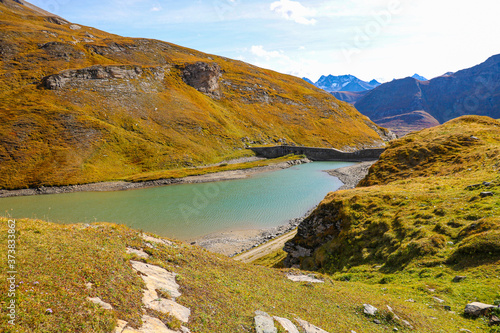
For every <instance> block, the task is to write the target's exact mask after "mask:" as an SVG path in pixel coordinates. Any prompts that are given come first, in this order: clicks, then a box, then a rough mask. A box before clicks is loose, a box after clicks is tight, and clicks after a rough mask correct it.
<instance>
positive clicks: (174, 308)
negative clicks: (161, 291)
mask: <svg viewBox="0 0 500 333" xmlns="http://www.w3.org/2000/svg"><path fill="white" fill-rule="evenodd" d="M143 302H144V305H145V306H146V307H147V308H150V309H152V310H156V311H160V312H162V313H166V314H169V315H171V316H173V317H175V318H177V319H179V320H180V321H182V322H183V323H187V322H188V321H189V316H190V315H191V310H190V309H189V308H186V307H185V306H182V305H180V304H179V303H176V302H174V301H172V300H170V299H165V298H161V297H158V298H156V299H152V300H145V299H144V298H143Z"/></svg>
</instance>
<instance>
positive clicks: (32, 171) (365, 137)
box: [0, 0, 386, 189]
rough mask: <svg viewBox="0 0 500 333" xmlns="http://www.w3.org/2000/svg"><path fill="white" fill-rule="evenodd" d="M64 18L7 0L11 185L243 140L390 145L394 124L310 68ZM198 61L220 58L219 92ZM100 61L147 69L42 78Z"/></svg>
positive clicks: (164, 161)
mask: <svg viewBox="0 0 500 333" xmlns="http://www.w3.org/2000/svg"><path fill="white" fill-rule="evenodd" d="M53 22H59V23H61V22H60V21H57V20H54V19H51V18H48V17H44V16H40V15H39V14H37V13H36V12H32V11H30V10H29V9H28V8H26V7H24V6H21V5H18V4H15V5H13V2H12V1H10V0H4V1H2V2H0V47H1V49H2V57H1V58H0V59H1V63H0V84H1V85H2V89H1V91H0V100H1V101H2V102H1V104H0V117H1V119H2V122H1V124H0V188H5V189H13V188H22V187H36V186H42V185H44V186H47V185H63V184H76V183H88V182H95V181H104V180H111V179H118V178H122V177H126V176H130V175H132V174H138V173H141V172H153V171H161V170H166V169H176V168H183V167H189V166H195V165H201V164H204V163H212V162H216V161H220V160H223V159H224V158H225V157H226V156H236V157H238V156H242V155H246V154H249V153H248V152H245V151H244V150H243V148H244V146H245V144H249V143H252V142H255V143H259V144H276V143H279V142H287V143H296V144H300V145H306V146H307V145H310V146H320V147H335V148H338V149H347V150H352V149H355V148H362V147H373V146H381V145H383V144H384V138H385V137H384V136H385V134H386V132H385V130H382V129H381V128H379V127H377V126H376V125H374V124H373V123H372V122H371V121H370V120H368V118H366V117H364V116H362V115H361V114H360V113H358V112H357V111H356V110H355V109H354V108H353V107H351V106H350V105H349V104H347V103H343V102H340V101H338V100H336V99H335V98H333V97H332V96H331V95H329V94H327V93H325V92H323V91H321V90H319V89H317V88H315V87H314V86H312V85H309V84H307V83H305V82H304V81H303V80H301V79H299V78H296V77H292V76H288V75H283V74H279V73H276V72H273V71H270V70H265V69H261V68H258V67H255V66H251V65H249V64H246V63H243V62H241V61H235V60H231V59H227V58H223V57H219V56H215V55H208V54H204V53H201V52H198V51H195V50H191V49H187V48H183V47H180V46H177V45H173V44H169V43H166V42H161V41H157V40H149V39H133V38H125V37H120V36H116V35H112V34H108V33H105V32H102V31H99V30H97V29H94V28H91V27H84V26H78V27H75V26H73V25H71V24H57V23H53ZM199 61H202V62H207V63H217V64H218V65H219V66H220V68H221V70H222V77H221V78H220V80H219V85H220V94H221V98H220V99H214V98H212V97H211V96H209V95H207V94H204V93H201V92H199V91H198V90H196V89H194V88H193V87H191V86H189V85H187V84H186V83H185V82H184V81H183V79H182V73H183V70H184V68H185V66H186V64H191V63H195V62H199ZM95 65H100V66H111V65H115V66H122V67H123V66H129V67H127V68H138V71H141V72H142V74H141V75H140V76H138V77H134V78H126V77H123V78H120V77H115V78H112V79H103V80H86V81H85V82H83V83H82V84H78V85H68V86H66V87H65V88H62V89H58V90H49V89H46V88H45V87H44V86H43V84H42V81H43V78H44V77H47V76H48V75H53V74H57V73H61V72H62V71H64V70H68V69H72V70H76V69H82V68H88V67H90V66H95ZM153 69H154V70H155V71H156V70H161V71H163V72H164V76H155V75H153V74H151V73H152V71H153ZM162 75H163V74H162Z"/></svg>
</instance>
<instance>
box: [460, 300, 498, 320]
mask: <svg viewBox="0 0 500 333" xmlns="http://www.w3.org/2000/svg"><path fill="white" fill-rule="evenodd" d="M491 308H494V306H493V305H490V304H484V303H480V302H473V303H469V304H467V305H466V306H465V310H464V314H465V315H466V316H469V317H479V316H482V315H484V314H486V313H487V312H488V309H491Z"/></svg>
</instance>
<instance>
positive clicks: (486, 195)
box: [295, 116, 500, 272]
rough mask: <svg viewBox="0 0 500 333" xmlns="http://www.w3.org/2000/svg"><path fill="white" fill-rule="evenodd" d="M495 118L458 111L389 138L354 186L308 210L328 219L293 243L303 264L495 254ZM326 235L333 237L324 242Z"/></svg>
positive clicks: (471, 261)
mask: <svg viewBox="0 0 500 333" xmlns="http://www.w3.org/2000/svg"><path fill="white" fill-rule="evenodd" d="M499 169H500V122H498V121H496V120H493V119H490V118H486V117H476V116H469V117H462V118H458V119H456V120H453V121H450V122H448V123H446V124H444V125H441V126H439V127H436V128H433V129H427V130H423V131H420V132H417V133H414V134H410V135H408V136H407V137H404V138H402V139H399V140H397V141H394V142H392V143H391V144H390V145H389V147H388V149H387V150H386V151H385V153H384V154H383V155H382V156H381V159H380V161H378V162H377V163H376V164H374V165H373V166H372V167H371V169H370V172H369V175H368V176H367V177H366V178H365V179H364V180H363V181H362V182H361V184H360V187H358V188H356V189H353V190H349V191H339V192H335V193H331V194H329V195H328V196H327V197H326V198H325V200H324V201H323V202H322V203H321V204H320V206H319V208H318V209H317V210H316V211H315V212H314V213H313V214H312V215H311V217H309V220H311V221H314V220H316V221H322V222H320V224H329V225H332V224H334V225H335V226H334V227H331V228H329V229H327V230H323V233H322V234H315V235H314V236H309V237H303V236H301V235H300V233H299V235H298V236H297V237H296V239H295V242H296V243H297V244H300V245H303V246H305V247H307V248H316V252H315V254H314V255H313V256H312V257H309V258H306V259H304V262H303V263H302V264H303V266H305V267H308V268H319V267H322V269H323V270H326V271H330V272H335V271H342V270H345V269H349V268H350V267H353V266H357V265H361V264H373V265H378V264H379V265H383V267H382V270H384V271H394V270H399V269H403V268H404V267H406V266H407V265H409V264H410V263H412V262H416V263H419V264H422V265H426V266H439V265H452V267H455V266H453V265H461V266H464V267H467V266H470V265H478V264H481V263H491V262H496V261H498V260H499V258H500V200H499V199H498V196H499V195H500V192H499V190H498V189H499V188H500V176H499ZM327 237H330V238H331V237H333V239H332V240H330V241H325V239H326V238H327Z"/></svg>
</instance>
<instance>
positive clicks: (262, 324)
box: [254, 311, 278, 333]
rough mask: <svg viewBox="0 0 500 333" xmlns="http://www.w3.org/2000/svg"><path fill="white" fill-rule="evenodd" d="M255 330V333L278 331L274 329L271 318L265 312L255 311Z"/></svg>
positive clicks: (276, 332)
mask: <svg viewBox="0 0 500 333" xmlns="http://www.w3.org/2000/svg"><path fill="white" fill-rule="evenodd" d="M255 314H256V316H255V318H254V321H255V330H256V331H257V333H278V329H277V328H276V327H274V320H273V318H272V317H271V316H270V315H268V314H267V313H265V312H262V311H255Z"/></svg>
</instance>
